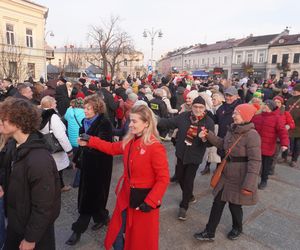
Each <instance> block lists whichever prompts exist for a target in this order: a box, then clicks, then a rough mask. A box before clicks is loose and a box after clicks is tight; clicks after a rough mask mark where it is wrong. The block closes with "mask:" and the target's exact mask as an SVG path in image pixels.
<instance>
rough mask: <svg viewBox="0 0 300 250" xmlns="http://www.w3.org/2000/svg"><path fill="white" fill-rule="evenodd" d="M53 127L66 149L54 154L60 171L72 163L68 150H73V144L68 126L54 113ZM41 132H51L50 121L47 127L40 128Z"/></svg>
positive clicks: (55, 134)
mask: <svg viewBox="0 0 300 250" xmlns="http://www.w3.org/2000/svg"><path fill="white" fill-rule="evenodd" d="M51 129H52V131H53V134H54V136H55V137H56V139H57V140H58V141H59V143H60V145H61V146H62V148H63V149H64V151H61V152H57V153H54V154H52V156H53V158H54V160H55V163H56V167H57V170H58V171H60V170H63V169H65V168H67V167H68V166H69V165H70V161H69V157H68V155H67V153H66V152H70V151H71V150H72V146H71V144H70V141H69V139H68V137H67V134H66V126H65V124H63V122H62V121H61V119H60V118H59V116H58V115H56V114H53V115H52V116H51ZM40 132H41V133H42V134H48V133H49V122H47V124H46V125H45V127H43V128H42V129H41V130H40Z"/></svg>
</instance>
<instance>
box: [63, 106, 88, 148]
mask: <svg viewBox="0 0 300 250" xmlns="http://www.w3.org/2000/svg"><path fill="white" fill-rule="evenodd" d="M75 116H76V118H77V121H76V119H75ZM84 118H85V115H84V110H83V109H81V108H72V107H70V108H68V109H67V112H66V114H65V119H66V121H67V122H68V130H67V131H68V137H69V141H70V143H71V145H72V147H78V143H77V139H78V136H79V128H80V127H81V126H82V120H83V119H84Z"/></svg>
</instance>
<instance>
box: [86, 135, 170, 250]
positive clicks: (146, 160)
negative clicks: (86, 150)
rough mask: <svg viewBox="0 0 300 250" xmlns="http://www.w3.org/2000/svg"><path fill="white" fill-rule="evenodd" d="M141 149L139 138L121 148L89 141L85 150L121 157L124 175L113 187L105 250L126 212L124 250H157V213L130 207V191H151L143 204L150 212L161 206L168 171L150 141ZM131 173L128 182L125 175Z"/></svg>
mask: <svg viewBox="0 0 300 250" xmlns="http://www.w3.org/2000/svg"><path fill="white" fill-rule="evenodd" d="M153 141H154V142H153V143H152V144H150V145H144V144H143V143H142V142H141V138H137V139H133V140H132V141H130V142H128V143H127V145H126V146H125V148H123V145H122V142H114V143H110V142H106V141H104V140H100V139H98V138H95V137H91V138H90V140H89V142H88V147H91V148H95V149H97V150H100V151H102V152H104V153H107V154H111V155H123V162H124V172H123V176H122V177H121V178H120V180H119V182H118V185H117V187H116V195H117V201H116V206H115V210H114V213H113V216H112V218H111V221H110V223H109V228H108V230H107V234H106V239H105V248H106V249H111V247H112V245H113V243H114V241H115V239H116V237H117V235H118V233H119V231H120V228H121V224H122V220H121V213H122V211H124V210H126V214H127V223H126V230H125V238H126V240H125V247H124V249H125V250H140V249H147V250H158V249H159V246H158V243H159V209H152V210H151V211H150V212H148V213H145V212H142V211H139V210H136V209H134V208H130V207H129V199H130V187H136V188H152V189H151V191H150V193H149V194H148V195H147V197H146V199H145V202H146V203H147V204H148V205H149V206H151V207H152V208H156V207H157V206H159V205H161V203H162V199H163V195H164V193H165V191H166V189H167V187H168V184H169V178H170V177H169V169H168V162H167V159H168V157H167V154H166V150H165V148H164V146H163V145H162V144H161V143H160V142H159V141H158V140H157V139H155V138H154V137H153ZM129 171H130V178H129V176H128V172H129Z"/></svg>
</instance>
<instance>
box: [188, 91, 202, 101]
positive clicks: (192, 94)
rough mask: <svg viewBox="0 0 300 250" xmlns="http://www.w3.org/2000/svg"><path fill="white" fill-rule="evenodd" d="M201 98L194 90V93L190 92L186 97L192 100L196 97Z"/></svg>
mask: <svg viewBox="0 0 300 250" xmlns="http://www.w3.org/2000/svg"><path fill="white" fill-rule="evenodd" d="M198 96H199V93H198V91H197V90H192V91H190V92H189V93H188V94H187V95H186V97H189V98H191V99H192V100H194V99H195V98H196V97H198Z"/></svg>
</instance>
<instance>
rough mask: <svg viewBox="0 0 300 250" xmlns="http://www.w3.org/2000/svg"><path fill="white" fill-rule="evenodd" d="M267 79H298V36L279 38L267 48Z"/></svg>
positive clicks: (299, 70) (299, 45)
mask: <svg viewBox="0 0 300 250" xmlns="http://www.w3.org/2000/svg"><path fill="white" fill-rule="evenodd" d="M268 53H269V56H268V64H267V75H268V77H275V78H277V79H279V77H286V76H287V77H292V78H299V72H300V34H295V35H286V36H281V37H280V38H278V39H277V40H275V41H274V43H273V44H272V45H270V48H269V52H268Z"/></svg>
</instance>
